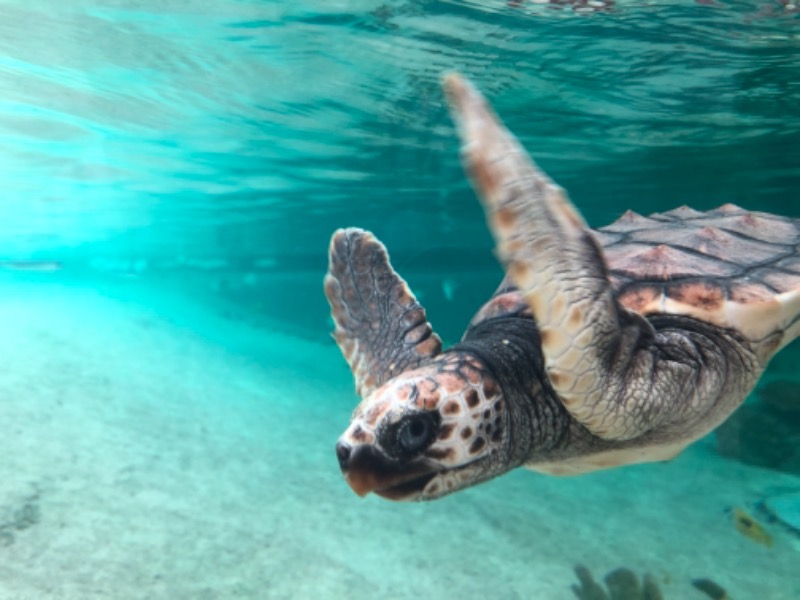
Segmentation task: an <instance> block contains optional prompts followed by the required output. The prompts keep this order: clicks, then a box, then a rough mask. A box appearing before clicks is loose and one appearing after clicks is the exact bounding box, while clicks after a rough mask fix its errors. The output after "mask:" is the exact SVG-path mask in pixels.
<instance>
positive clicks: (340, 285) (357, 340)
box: [325, 228, 442, 397]
mask: <svg viewBox="0 0 800 600" xmlns="http://www.w3.org/2000/svg"><path fill="white" fill-rule="evenodd" d="M329 260H330V262H329V265H328V274H327V275H326V276H325V296H326V297H327V298H328V303H329V304H330V305H331V315H332V317H333V321H334V324H335V329H334V332H333V337H334V339H335V340H336V343H337V344H339V348H340V349H341V351H342V354H344V357H345V359H346V360H347V362H348V364H349V365H350V369H351V370H352V371H353V376H354V377H355V380H356V392H357V393H358V394H359V395H360V396H362V397H366V396H367V395H368V394H369V393H370V392H371V391H372V390H374V389H375V388H377V387H379V386H380V385H381V384H383V383H384V382H386V381H388V380H389V379H391V378H392V377H394V376H396V375H398V374H400V373H402V372H403V371H407V370H408V369H413V368H415V367H417V366H419V365H420V364H421V363H423V362H425V361H427V360H428V359H430V358H432V357H433V356H435V355H436V354H438V353H439V352H441V349H442V341H441V339H439V336H438V335H436V334H435V333H433V330H432V329H431V326H430V324H429V323H428V321H427V319H426V317H425V309H424V308H422V306H421V305H420V304H419V302H417V299H416V298H415V297H414V294H412V293H411V290H409V288H408V285H407V284H406V282H405V281H403V279H402V278H401V277H400V276H399V275H398V274H397V273H396V272H395V271H394V269H393V268H392V265H391V264H390V263H389V256H388V254H387V253H386V248H385V247H384V245H383V244H381V243H380V242H379V241H378V240H377V238H375V236H374V235H372V234H371V233H370V232H368V231H364V230H363V229H355V228H350V229H339V230H338V231H336V232H335V233H334V234H333V237H332V238H331V245H330V253H329Z"/></svg>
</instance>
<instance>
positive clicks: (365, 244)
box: [325, 75, 800, 500]
mask: <svg viewBox="0 0 800 600" xmlns="http://www.w3.org/2000/svg"><path fill="white" fill-rule="evenodd" d="M445 91H446V93H447V96H448V99H449V101H450V106H451V109H452V112H453V115H454V117H455V120H456V122H457V124H458V131H459V134H460V136H461V140H462V158H463V162H464V165H465V168H466V170H467V172H468V173H469V175H470V177H471V179H472V182H473V185H474V187H475V189H476V191H477V193H478V196H479V197H480V199H481V201H482V204H483V207H484V209H485V212H486V216H487V222H488V225H489V228H490V230H491V232H492V234H493V236H494V238H495V242H496V246H497V255H498V257H499V259H500V261H501V263H502V265H503V267H504V268H505V271H506V277H505V279H504V280H503V281H502V282H501V284H500V287H499V288H498V290H497V292H496V293H495V295H494V296H493V297H492V298H491V299H490V300H489V301H488V302H487V303H486V304H485V305H484V306H483V307H482V308H480V310H479V311H478V312H477V314H476V316H475V317H474V318H473V319H472V321H471V322H470V324H469V326H468V329H467V331H466V333H465V334H464V337H463V339H462V341H461V342H460V343H459V344H457V345H456V346H454V347H452V348H448V349H443V348H442V342H441V340H440V338H439V337H438V336H437V335H436V334H435V333H434V331H433V328H432V327H431V325H430V324H429V322H428V320H427V316H426V313H425V310H424V309H423V307H422V306H421V305H420V304H419V302H418V301H417V300H416V298H415V297H414V295H413V293H412V292H411V290H410V289H409V287H408V285H407V284H406V283H405V281H404V280H403V279H402V278H401V277H400V276H399V275H398V274H397V273H396V272H395V271H394V269H393V268H392V266H391V263H390V262H389V256H388V253H387V251H386V248H385V247H384V246H383V244H381V242H380V241H378V240H377V238H376V237H375V236H374V235H373V234H371V233H369V232H367V231H364V230H361V229H357V228H349V229H340V230H338V231H336V232H335V233H334V235H333V238H332V240H331V245H330V263H329V270H328V274H327V276H326V278H325V293H326V296H327V298H328V301H329V303H330V305H331V310H332V316H333V320H334V324H335V330H334V334H333V335H334V338H335V340H336V342H337V343H338V344H339V347H340V348H341V350H342V353H343V354H344V356H345V359H346V360H347V362H348V363H349V365H350V367H351V369H352V371H353V375H354V377H355V381H356V391H357V393H358V394H359V395H360V396H361V397H362V402H361V403H360V404H359V405H358V407H357V408H356V410H355V412H354V414H353V416H352V420H351V423H350V425H349V426H348V427H347V429H346V431H345V432H344V434H343V435H342V436H341V438H340V439H339V442H338V444H337V448H336V451H337V456H338V458H339V463H340V466H341V469H342V472H343V474H344V475H345V478H346V480H347V482H348V483H349V484H350V486H351V487H352V488H353V490H354V491H355V492H356V493H358V494H359V495H365V494H367V493H370V492H375V493H376V494H379V495H381V496H383V497H386V498H390V499H395V500H427V499H433V498H438V497H440V496H443V495H445V494H448V493H452V492H454V491H456V490H459V489H462V488H465V487H468V486H471V485H474V484H477V483H480V482H482V481H485V480H487V479H490V478H493V477H496V476H498V475H501V474H503V473H505V472H507V471H509V470H511V469H514V468H517V467H520V466H524V467H527V468H530V469H533V470H536V471H541V472H545V473H550V474H557V475H566V474H577V473H583V472H587V471H594V470H597V469H607V468H612V467H618V466H621V465H626V464H633V463H641V462H653V461H663V460H669V459H671V458H673V457H674V456H676V455H677V454H678V453H680V451H681V450H682V449H683V448H685V447H686V446H687V445H689V444H691V443H692V442H693V441H695V440H697V439H699V438H700V437H702V436H703V435H705V434H707V433H708V432H709V431H712V430H713V429H714V428H715V427H716V426H717V425H719V424H720V423H721V422H723V421H724V420H725V419H726V418H727V417H728V416H729V415H730V414H731V413H732V412H733V411H734V410H736V408H737V407H738V406H739V405H740V404H741V403H742V402H743V400H744V398H745V397H746V396H747V394H748V393H749V392H750V391H751V390H752V388H753V387H754V386H755V384H756V382H757V381H758V379H759V377H760V376H761V374H762V373H763V371H764V369H765V368H766V366H767V364H768V362H769V360H770V359H771V358H772V356H774V355H775V353H776V352H778V351H779V350H780V349H782V348H783V347H785V346H786V345H787V344H788V343H790V342H791V341H792V340H793V339H794V338H795V337H797V335H798V332H800V222H799V221H798V220H795V219H790V218H786V217H780V216H776V215H771V214H767V213H760V212H750V211H747V210H744V209H742V208H739V207H737V206H734V205H731V204H727V205H724V206H721V207H720V208H718V209H716V210H712V211H708V212H699V211H695V210H692V209H690V208H687V207H680V208H677V209H675V210H672V211H669V212H665V213H659V214H653V215H650V216H648V217H644V216H640V215H637V214H635V213H633V212H630V211H629V212H627V213H625V214H624V215H622V217H621V218H620V219H619V220H617V221H616V222H615V223H612V224H611V225H608V226H607V227H603V228H600V229H598V230H592V229H590V228H589V227H588V226H587V225H586V223H585V222H584V220H583V218H582V217H581V215H580V213H579V212H578V210H577V209H576V208H575V206H574V205H573V204H572V203H571V202H570V200H569V199H568V197H567V195H566V193H565V191H564V190H563V189H562V188H560V187H559V186H558V185H557V184H555V183H554V182H553V181H552V180H550V179H549V178H548V176H547V175H546V174H545V173H544V172H542V171H541V170H540V169H539V168H538V167H537V166H536V164H535V163H534V162H533V161H532V160H531V159H530V158H529V156H528V155H527V153H526V152H525V150H524V149H523V148H522V146H521V145H520V144H519V142H518V141H517V140H516V138H515V137H514V136H513V135H512V134H511V133H510V132H509V131H508V130H507V129H506V128H505V127H504V126H503V124H502V123H501V122H500V120H499V119H498V118H497V116H496V115H495V114H494V113H493V111H492V110H491V108H490V107H489V105H488V103H487V102H486V100H485V99H484V98H483V97H482V96H481V95H480V93H479V92H478V91H477V90H476V89H475V88H474V87H473V86H472V85H471V84H470V83H469V82H467V81H466V80H464V79H463V78H461V77H459V76H457V75H451V76H449V77H448V78H446V80H445Z"/></svg>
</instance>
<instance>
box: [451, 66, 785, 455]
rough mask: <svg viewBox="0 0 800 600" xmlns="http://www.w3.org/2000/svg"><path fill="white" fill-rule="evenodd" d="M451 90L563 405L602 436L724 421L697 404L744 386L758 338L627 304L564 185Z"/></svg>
mask: <svg viewBox="0 0 800 600" xmlns="http://www.w3.org/2000/svg"><path fill="white" fill-rule="evenodd" d="M445 90H446V92H447V95H448V99H449V102H450V105H451V108H452V111H453V113H454V116H455V119H456V122H457V124H458V129H459V133H460V135H461V138H462V142H463V147H462V158H463V161H464V163H465V167H466V169H467V171H468V172H469V175H470V177H471V179H472V181H473V185H474V187H475V188H476V190H477V192H478V195H479V196H480V197H481V199H482V201H483V205H484V209H485V211H486V214H487V219H488V222H489V227H490V229H491V230H492V233H493V235H494V238H495V241H496V243H497V249H498V255H499V258H500V260H501V261H502V263H503V265H504V266H505V268H506V272H507V273H508V275H509V277H510V278H511V280H512V281H513V282H514V284H515V285H516V287H517V288H518V289H519V290H520V292H521V293H522V295H523V297H524V298H525V301H526V302H527V304H528V306H529V307H530V309H531V312H532V313H533V316H534V318H535V319H536V322H537V325H538V327H539V330H540V335H541V348H542V353H543V355H544V358H545V369H546V373H547V376H548V378H549V380H550V383H551V385H552V388H553V390H554V391H555V392H556V393H557V395H558V396H559V397H560V399H561V401H562V403H563V405H564V406H565V408H566V409H567V410H568V411H569V412H570V413H571V414H572V416H573V417H574V418H575V419H576V420H577V421H579V422H580V423H581V424H583V425H584V426H585V427H586V428H587V429H588V430H589V431H591V432H592V433H593V434H595V435H596V436H598V437H601V438H604V439H607V440H628V439H632V438H636V437H639V436H640V435H642V434H644V433H645V432H648V431H651V430H654V429H657V428H659V427H672V426H677V430H680V428H681V426H682V425H683V424H685V423H695V424H697V423H699V424H700V425H699V426H698V429H697V431H696V432H684V434H685V435H683V436H682V437H689V438H696V437H699V436H700V435H702V434H704V433H705V432H706V431H708V430H710V429H711V428H713V427H714V426H715V425H716V424H717V423H718V422H719V420H720V419H721V418H723V417H722V416H719V417H717V416H713V417H708V418H705V417H703V418H699V417H698V414H697V411H704V414H710V415H714V414H715V413H710V412H708V411H710V410H711V408H710V407H713V406H714V405H715V404H717V403H723V402H734V401H738V399H739V398H741V397H743V396H744V395H745V394H746V393H747V391H749V389H750V388H751V387H752V385H753V384H754V383H755V381H756V379H757V377H758V375H759V374H760V370H761V368H762V367H763V364H759V361H758V358H757V357H756V356H755V355H754V354H753V353H752V352H751V351H750V346H749V342H751V341H753V342H755V340H748V339H747V338H746V337H743V338H738V339H739V340H740V341H737V338H736V333H735V332H733V331H730V332H728V331H723V330H722V329H716V328H715V326H716V324H715V323H709V324H708V325H706V324H704V323H702V322H700V321H698V322H697V325H696V327H694V326H692V327H689V326H688V325H686V326H685V327H683V326H682V327H674V326H673V327H670V326H669V324H670V323H675V322H676V321H675V320H672V321H670V322H669V323H666V325H665V326H664V327H662V328H661V329H660V330H658V331H657V330H656V328H655V327H654V323H656V322H655V321H650V320H648V319H647V318H645V317H643V316H642V315H641V314H638V313H636V312H634V311H631V310H628V309H627V308H625V307H624V306H623V305H622V304H620V302H619V301H618V299H617V297H616V294H615V291H614V288H613V286H612V284H611V282H610V280H609V274H608V268H607V266H606V262H605V258H604V255H603V251H602V249H601V248H600V246H599V244H598V242H597V240H596V238H595V236H594V234H593V233H592V232H591V230H590V229H589V227H588V226H587V225H586V223H585V222H584V220H583V218H582V217H581V215H580V214H579V213H578V211H577V210H576V209H575V207H574V206H573V205H572V203H571V202H570V201H569V199H568V198H567V195H566V193H565V192H564V190H563V189H562V188H561V187H559V186H558V185H556V184H555V183H554V182H553V181H552V180H550V178H549V177H547V175H546V174H545V173H543V172H542V171H541V170H540V169H539V168H538V167H537V166H536V165H535V164H534V163H533V161H532V160H531V159H530V158H529V157H528V155H527V154H526V152H525V150H524V149H523V148H522V146H521V145H520V143H519V142H518V141H517V140H516V138H515V137H514V136H513V135H512V134H511V133H510V132H509V131H508V130H507V129H506V128H505V127H504V126H503V125H502V123H501V122H500V121H499V119H498V118H497V117H496V115H495V114H494V112H493V111H492V110H491V108H490V107H489V106H488V104H487V102H486V101H485V100H484V98H483V97H482V96H481V94H480V93H479V92H478V91H477V90H476V89H475V88H474V87H473V86H472V85H471V84H470V83H469V82H467V81H465V80H464V79H462V78H461V77H459V76H457V75H451V76H449V77H448V78H447V79H446V81H445ZM787 304H791V303H787ZM793 308H794V307H790V308H789V310H785V312H789V313H791V312H792V309H793ZM790 316H791V315H790ZM795 316H796V315H795ZM670 318H673V319H674V318H680V317H670ZM709 321H710V320H709ZM682 323H683V322H682ZM684 324H685V323H684ZM787 324H788V321H787V323H784V324H783V325H784V327H785V326H786V325H787ZM776 325H779V324H777V323H776ZM722 327H725V325H722ZM728 327H731V329H733V327H732V326H730V325H729V326H728ZM782 333H783V332H782ZM785 333H790V332H788V331H787V332H785ZM791 333H792V334H793V333H794V332H791ZM770 344H771V342H770ZM772 350H774V347H773V348H771V350H770V351H772ZM722 414H723V413H722V412H719V415H722ZM712 421H716V422H712ZM672 429H673V430H675V428H674V427H672ZM690 441H691V439H685V443H689V442H690Z"/></svg>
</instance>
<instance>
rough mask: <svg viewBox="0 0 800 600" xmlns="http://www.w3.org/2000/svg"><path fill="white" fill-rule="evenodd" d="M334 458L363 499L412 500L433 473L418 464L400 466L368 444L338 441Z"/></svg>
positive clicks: (425, 466)
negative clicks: (372, 494)
mask: <svg viewBox="0 0 800 600" xmlns="http://www.w3.org/2000/svg"><path fill="white" fill-rule="evenodd" d="M336 457H337V458H338V459H339V467H340V468H341V470H342V474H343V475H344V478H345V481H346V482H347V484H348V485H349V486H350V487H351V488H352V490H353V491H354V492H355V493H356V494H358V495H359V496H361V497H362V498H363V497H364V496H366V495H367V494H369V493H370V492H375V493H376V494H378V495H379V496H381V497H383V498H387V499H389V500H412V499H413V498H414V497H415V496H418V495H419V492H421V491H422V490H423V489H424V487H425V485H426V484H427V483H428V482H429V481H430V480H431V479H432V478H433V477H434V475H435V474H436V469H434V468H432V467H431V466H430V465H427V464H425V463H423V462H421V461H416V462H412V463H408V464H402V463H399V462H397V461H394V460H391V459H389V458H387V457H385V456H384V455H383V454H381V453H380V452H379V451H378V450H377V449H376V448H375V447H374V446H370V445H368V444H362V445H358V446H355V447H352V446H350V444H348V443H347V442H344V441H342V440H340V441H339V442H338V443H337V444H336Z"/></svg>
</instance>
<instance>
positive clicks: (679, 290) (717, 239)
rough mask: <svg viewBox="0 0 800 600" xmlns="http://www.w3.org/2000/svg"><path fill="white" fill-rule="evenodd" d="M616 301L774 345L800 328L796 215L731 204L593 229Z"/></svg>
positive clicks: (629, 217) (799, 223)
mask: <svg viewBox="0 0 800 600" xmlns="http://www.w3.org/2000/svg"><path fill="white" fill-rule="evenodd" d="M594 234H595V236H596V238H597V241H598V242H599V244H600V246H602V248H603V250H604V254H605V258H606V262H607V266H608V270H609V278H610V279H611V282H612V285H613V287H614V290H615V292H616V294H617V297H618V299H619V301H620V303H621V304H622V305H623V306H624V307H626V308H627V309H629V310H632V311H634V312H637V313H639V314H641V315H643V316H648V315H654V314H675V315H686V316H690V317H694V318H697V319H699V320H702V321H705V322H709V323H712V324H714V325H718V326H721V327H726V328H731V329H734V330H737V331H738V332H740V333H741V334H742V335H743V336H744V337H745V338H747V339H749V340H751V341H760V340H763V339H765V338H766V337H767V336H770V335H772V334H774V333H775V332H781V333H782V337H781V338H780V339H778V340H777V341H776V347H775V350H777V349H778V348H780V347H782V346H783V345H785V344H786V343H788V342H789V341H791V340H792V339H794V337H796V336H797V334H798V332H800V324H798V317H800V220H798V219H792V218H788V217H782V216H777V215H773V214H768V213H763V212H751V211H747V210H744V209H742V208H740V207H738V206H735V205H733V204H725V205H723V206H721V207H719V208H717V209H715V210H711V211H708V212H700V211H696V210H693V209H691V208H688V207H685V206H684V207H681V208H677V209H675V210H672V211H669V212H664V213H655V214H652V215H650V216H647V217H644V216H641V215H637V214H636V213H633V212H631V211H628V212H626V213H625V214H624V215H622V217H621V218H620V219H618V220H617V221H615V222H614V223H612V224H610V225H608V226H606V227H602V228H600V229H598V230H595V231H594Z"/></svg>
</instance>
